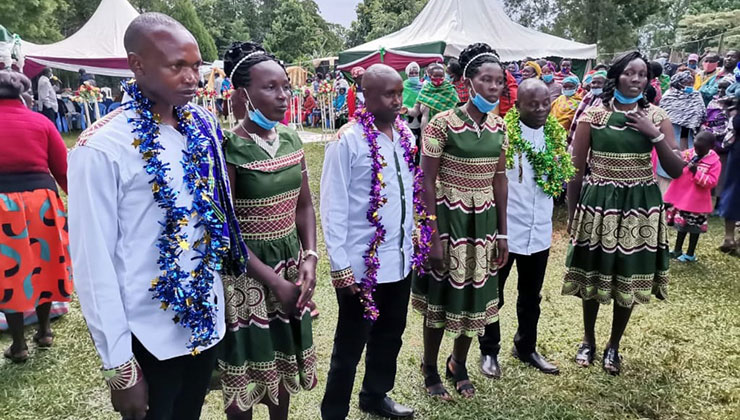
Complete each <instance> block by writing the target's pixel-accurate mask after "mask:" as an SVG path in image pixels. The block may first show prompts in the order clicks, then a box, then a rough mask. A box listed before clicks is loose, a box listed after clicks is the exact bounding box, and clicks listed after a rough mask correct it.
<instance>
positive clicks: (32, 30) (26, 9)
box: [0, 0, 67, 44]
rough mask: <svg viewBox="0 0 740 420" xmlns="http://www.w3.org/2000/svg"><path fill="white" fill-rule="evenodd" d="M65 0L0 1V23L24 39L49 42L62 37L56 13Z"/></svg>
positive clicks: (61, 7) (63, 6)
mask: <svg viewBox="0 0 740 420" xmlns="http://www.w3.org/2000/svg"><path fill="white" fill-rule="evenodd" d="M66 6H67V4H66V3H65V0H23V1H0V24H2V25H3V26H5V28H6V29H8V30H9V31H10V32H12V33H16V34H19V35H20V36H21V37H22V38H23V39H25V40H26V41H31V42H36V43H42V44H44V43H49V42H54V41H58V40H60V39H62V33H61V32H60V31H59V22H58V21H57V20H56V15H57V13H59V12H60V11H63V10H64V9H65V8H66Z"/></svg>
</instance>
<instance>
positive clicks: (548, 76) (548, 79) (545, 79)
mask: <svg viewBox="0 0 740 420" xmlns="http://www.w3.org/2000/svg"><path fill="white" fill-rule="evenodd" d="M553 80H555V76H553V75H552V74H543V75H542V81H543V82H545V83H552V81H553Z"/></svg>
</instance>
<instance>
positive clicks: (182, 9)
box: [165, 0, 218, 61]
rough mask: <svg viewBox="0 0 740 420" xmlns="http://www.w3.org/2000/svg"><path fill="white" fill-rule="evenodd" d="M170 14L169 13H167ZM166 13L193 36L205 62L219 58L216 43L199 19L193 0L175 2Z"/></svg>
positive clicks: (176, 0) (177, 0)
mask: <svg viewBox="0 0 740 420" xmlns="http://www.w3.org/2000/svg"><path fill="white" fill-rule="evenodd" d="M167 12H169V13H167ZM165 13H167V14H169V15H170V16H172V17H173V18H174V19H176V20H177V21H178V22H180V23H182V24H183V26H185V27H186V28H188V30H189V31H190V32H191V33H192V34H193V36H194V37H195V39H196V40H197V41H198V46H200V55H201V56H202V57H203V60H205V61H213V60H215V59H217V58H218V51H217V50H216V43H215V42H214V41H213V37H211V34H210V33H209V32H208V30H207V29H206V26H205V25H204V24H203V22H202V21H201V20H200V18H199V17H198V12H197V11H196V10H195V6H193V2H192V1H191V0H175V2H174V3H173V4H172V6H171V8H170V10H169V11H165Z"/></svg>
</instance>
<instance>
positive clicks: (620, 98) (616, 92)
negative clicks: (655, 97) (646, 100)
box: [614, 89, 642, 105]
mask: <svg viewBox="0 0 740 420" xmlns="http://www.w3.org/2000/svg"><path fill="white" fill-rule="evenodd" d="M614 99H616V100H617V102H619V103H620V104H624V105H630V104H634V103H635V102H637V101H639V100H640V99H642V93H640V95H638V96H636V97H634V98H628V97H626V96H624V95H622V92H620V91H619V89H614Z"/></svg>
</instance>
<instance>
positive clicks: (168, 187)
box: [69, 13, 246, 420]
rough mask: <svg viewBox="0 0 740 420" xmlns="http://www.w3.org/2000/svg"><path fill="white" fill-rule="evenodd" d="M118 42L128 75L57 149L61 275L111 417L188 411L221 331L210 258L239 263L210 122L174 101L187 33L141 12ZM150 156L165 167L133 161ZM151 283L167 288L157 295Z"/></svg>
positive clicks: (183, 85) (193, 414)
mask: <svg viewBox="0 0 740 420" xmlns="http://www.w3.org/2000/svg"><path fill="white" fill-rule="evenodd" d="M124 45H125V47H126V50H127V51H128V62H129V67H130V69H131V71H133V73H134V74H135V76H136V83H128V84H126V85H125V87H124V89H125V90H126V95H125V96H124V100H123V103H124V105H123V106H122V107H121V108H119V109H118V110H117V111H114V112H113V113H111V114H109V115H108V116H106V118H105V119H103V120H101V121H99V122H97V123H96V124H95V125H93V126H92V127H91V129H90V130H88V131H87V132H85V133H83V135H82V136H81V138H80V140H79V141H78V146H77V148H76V149H75V150H73V151H72V152H71V155H70V158H69V183H70V188H69V227H70V245H71V253H72V256H73V257H72V260H73V264H74V267H73V268H74V272H75V283H76V286H77V292H78V296H79V300H80V304H81V306H82V312H83V315H84V316H85V320H86V321H87V325H88V328H89V330H90V334H91V336H92V339H93V342H94V344H95V347H96V349H97V351H98V353H99V354H100V357H101V359H102V363H103V376H104V378H105V379H106V382H107V384H108V386H109V388H110V390H111V402H112V404H113V408H114V409H115V410H116V411H118V412H120V413H121V415H122V416H123V418H124V419H143V418H145V417H146V419H148V420H149V419H163V420H164V419H178V420H180V419H184V420H188V419H192V420H195V419H198V418H199V417H200V411H201V407H202V404H203V400H204V399H205V396H206V392H207V389H208V384H209V381H210V377H211V373H212V371H213V370H214V368H215V362H216V357H217V354H216V345H217V344H218V343H219V341H220V340H221V338H222V337H223V335H224V332H225V322H224V319H225V318H224V297H223V286H222V283H221V277H220V274H219V271H220V270H219V267H220V266H221V265H222V264H223V265H224V266H229V267H233V265H232V264H231V263H232V262H233V261H240V262H239V263H237V265H238V266H239V270H240V271H243V270H244V265H245V264H246V252H245V251H246V248H242V246H243V243H240V242H239V241H238V239H235V238H239V236H238V228H234V225H235V224H236V219H235V217H234V214H233V207H232V206H231V199H230V195H229V192H228V181H227V175H226V170H225V162H224V161H223V156H222V155H221V149H220V145H221V141H220V137H221V136H220V129H219V128H218V125H217V123H216V121H215V118H213V116H212V115H211V114H208V113H207V112H206V111H204V110H203V109H202V108H198V107H193V106H190V105H188V103H189V101H190V99H191V98H192V96H193V95H194V94H195V90H196V88H197V83H198V68H199V66H200V64H201V57H200V52H199V48H198V44H197V42H196V40H195V38H193V36H192V35H191V34H190V32H188V31H187V29H185V27H183V26H182V25H181V24H180V23H178V22H177V21H175V20H174V19H172V18H170V17H168V16H166V15H162V14H158V13H144V14H141V15H139V16H138V17H137V18H136V19H134V20H133V21H132V22H131V24H130V25H129V27H128V29H127V30H126V34H125V36H124ZM180 107H183V108H180ZM142 144H144V145H146V144H149V145H151V144H157V145H158V147H157V148H154V149H153V150H154V151H150V150H151V149H145V148H144V147H146V146H142ZM199 156H202V157H201V158H199ZM153 157H156V159H157V161H156V162H159V163H160V164H161V165H163V168H166V169H159V170H152V171H147V170H145V166H146V167H147V168H152V166H150V163H151V162H154V161H153V160H152V158H153ZM191 162H195V164H191ZM204 162H208V163H207V164H205V163H204ZM219 168H220V169H219ZM186 178H187V179H186ZM196 180H197V181H196ZM204 185H207V187H204ZM194 192H197V195H198V198H199V200H196V198H195V195H194ZM163 197H172V199H171V200H165V199H163ZM203 202H206V203H207V204H208V205H203V204H202V203H203ZM199 203H200V204H199ZM176 212H179V213H177V214H179V215H178V216H177V217H176V218H173V217H172V216H171V214H176ZM214 214H218V215H219V216H214ZM218 220H220V223H219V222H218ZM166 231H167V232H172V231H174V232H178V233H177V234H169V233H165V232H166ZM216 240H217V241H219V243H220V244H223V247H222V246H218V249H217V250H214V248H215V247H214V246H213V245H212V244H214V241H216ZM229 245H231V247H230V250H228V249H227V248H228V247H229ZM237 250H242V251H244V252H243V253H242V254H240V255H241V258H235V257H234V255H235V254H234V252H237ZM163 261H164V262H163ZM163 266H166V268H165V267H163ZM232 273H233V274H235V272H234V271H232ZM163 285H164V287H171V289H169V290H172V292H171V293H170V294H167V293H165V294H160V291H161V290H164V289H162V288H161V287H162V286H163ZM155 292H156V293H157V294H156V295H155ZM184 296H188V297H187V298H186V299H183V297H184ZM178 299H180V300H178ZM178 308H179V309H178ZM190 308H198V309H190ZM194 311H199V312H194ZM188 320H194V321H195V322H197V323H199V326H194V324H191V323H189V322H187V321H188Z"/></svg>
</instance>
